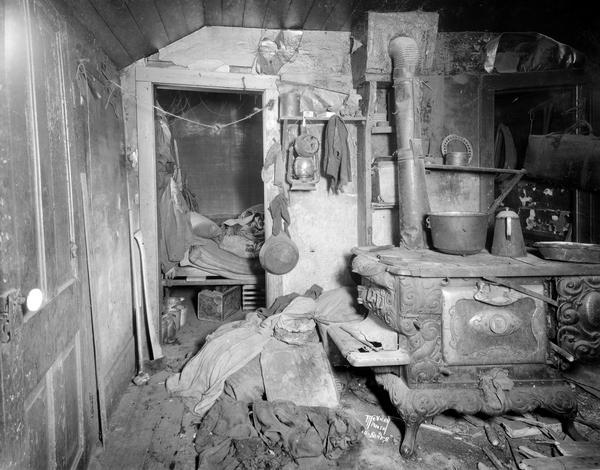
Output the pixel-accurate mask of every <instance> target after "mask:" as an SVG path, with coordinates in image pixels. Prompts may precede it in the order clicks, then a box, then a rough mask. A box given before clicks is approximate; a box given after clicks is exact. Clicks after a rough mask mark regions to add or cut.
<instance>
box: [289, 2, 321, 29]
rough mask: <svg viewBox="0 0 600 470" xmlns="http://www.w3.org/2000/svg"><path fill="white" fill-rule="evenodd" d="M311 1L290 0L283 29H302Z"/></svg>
mask: <svg viewBox="0 0 600 470" xmlns="http://www.w3.org/2000/svg"><path fill="white" fill-rule="evenodd" d="M313 3H314V1H313V0H291V1H290V4H289V6H288V11H287V13H286V17H285V20H284V24H283V29H302V28H303V27H304V21H305V20H306V17H307V16H308V14H309V12H310V9H311V7H312V5H313Z"/></svg>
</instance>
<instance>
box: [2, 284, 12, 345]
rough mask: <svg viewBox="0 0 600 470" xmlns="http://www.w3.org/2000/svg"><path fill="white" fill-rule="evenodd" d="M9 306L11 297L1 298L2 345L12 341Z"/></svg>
mask: <svg viewBox="0 0 600 470" xmlns="http://www.w3.org/2000/svg"><path fill="white" fill-rule="evenodd" d="M9 304H10V295H7V296H6V297H0V343H8V342H9V341H10V325H9V323H10V320H9V318H8V311H9Z"/></svg>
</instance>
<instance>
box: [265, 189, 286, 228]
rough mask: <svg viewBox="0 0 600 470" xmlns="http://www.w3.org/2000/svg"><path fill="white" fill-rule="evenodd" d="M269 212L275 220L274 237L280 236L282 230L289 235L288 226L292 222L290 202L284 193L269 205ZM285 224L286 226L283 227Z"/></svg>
mask: <svg viewBox="0 0 600 470" xmlns="http://www.w3.org/2000/svg"><path fill="white" fill-rule="evenodd" d="M269 212H270V213H271V217H272V218H273V236H275V235H279V233H280V232H281V229H282V228H283V230H284V232H285V233H287V234H288V235H289V232H288V225H289V224H290V222H291V218H290V211H289V209H288V201H287V199H286V197H285V196H284V195H283V193H279V194H278V195H277V196H275V197H274V198H273V200H272V201H271V204H269ZM283 222H285V226H284V225H283Z"/></svg>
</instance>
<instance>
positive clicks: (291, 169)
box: [287, 133, 321, 191]
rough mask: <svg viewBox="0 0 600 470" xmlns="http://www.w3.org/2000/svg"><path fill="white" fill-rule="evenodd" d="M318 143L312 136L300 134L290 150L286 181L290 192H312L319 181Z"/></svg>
mask: <svg viewBox="0 0 600 470" xmlns="http://www.w3.org/2000/svg"><path fill="white" fill-rule="evenodd" d="M319 148H320V143H319V139H317V138H316V137H315V136H314V135H310V134H308V133H302V134H300V135H299V136H298V137H296V140H295V141H294V145H293V147H292V148H290V152H289V157H288V158H289V161H288V171H287V180H288V183H290V185H291V188H290V189H292V190H300V191H314V190H315V189H316V188H317V183H318V182H319V179H320V176H321V175H320V172H319V156H318V154H319Z"/></svg>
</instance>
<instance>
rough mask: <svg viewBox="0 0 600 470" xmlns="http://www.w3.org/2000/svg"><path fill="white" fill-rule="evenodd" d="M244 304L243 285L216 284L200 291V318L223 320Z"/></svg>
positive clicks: (198, 311)
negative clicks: (211, 287)
mask: <svg viewBox="0 0 600 470" xmlns="http://www.w3.org/2000/svg"><path fill="white" fill-rule="evenodd" d="M241 306H242V286H215V287H214V288H213V289H210V290H209V289H203V290H201V291H200V292H198V310H197V315H198V318H199V319H211V320H219V321H223V320H225V319H226V318H227V317H229V316H231V315H233V314H234V313H236V312H237V311H238V310H239V309H240V308H241Z"/></svg>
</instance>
